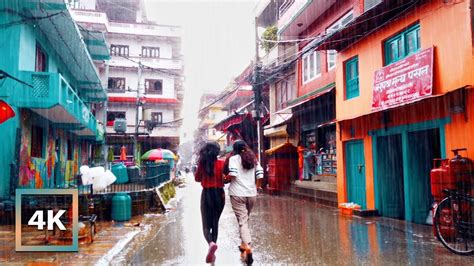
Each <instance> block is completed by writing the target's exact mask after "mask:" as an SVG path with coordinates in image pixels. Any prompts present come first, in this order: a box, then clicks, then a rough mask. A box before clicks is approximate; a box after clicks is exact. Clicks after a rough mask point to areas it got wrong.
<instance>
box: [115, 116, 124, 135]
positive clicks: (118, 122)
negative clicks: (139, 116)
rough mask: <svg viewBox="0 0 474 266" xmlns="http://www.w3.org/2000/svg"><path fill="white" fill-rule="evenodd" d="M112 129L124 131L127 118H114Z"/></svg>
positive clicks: (118, 131)
mask: <svg viewBox="0 0 474 266" xmlns="http://www.w3.org/2000/svg"><path fill="white" fill-rule="evenodd" d="M114 130H115V132H117V133H125V132H126V131H127V120H126V119H125V118H116V119H115V121H114Z"/></svg>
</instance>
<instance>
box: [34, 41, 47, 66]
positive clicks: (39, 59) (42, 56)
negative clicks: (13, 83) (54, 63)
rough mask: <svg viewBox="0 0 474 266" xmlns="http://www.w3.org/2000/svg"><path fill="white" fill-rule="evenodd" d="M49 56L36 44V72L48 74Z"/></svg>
mask: <svg viewBox="0 0 474 266" xmlns="http://www.w3.org/2000/svg"><path fill="white" fill-rule="evenodd" d="M47 59H48V58H47V56H46V53H45V52H44V51H43V49H41V46H40V45H39V44H36V61H35V71H36V72H47V70H46V68H47Z"/></svg>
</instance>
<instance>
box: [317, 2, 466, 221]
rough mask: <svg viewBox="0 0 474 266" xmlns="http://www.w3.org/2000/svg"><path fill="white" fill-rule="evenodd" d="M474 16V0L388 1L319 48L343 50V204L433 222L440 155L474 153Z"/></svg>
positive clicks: (339, 93)
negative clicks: (434, 174) (433, 174)
mask: <svg viewBox="0 0 474 266" xmlns="http://www.w3.org/2000/svg"><path fill="white" fill-rule="evenodd" d="M361 3H362V2H361ZM362 10H365V9H363V8H362ZM473 21H474V9H473V1H443V0H432V1H409V0H399V1H381V2H380V3H379V4H377V5H376V6H374V7H372V8H371V9H369V10H367V11H365V12H364V13H362V14H361V15H360V16H358V17H356V18H355V19H354V20H353V21H352V22H351V23H349V24H348V25H346V26H345V27H344V28H343V29H341V30H339V31H337V32H335V33H334V34H331V35H329V36H327V37H326V38H325V39H324V40H323V41H322V43H320V44H319V45H318V48H317V49H319V50H331V49H335V50H337V51H338V57H337V67H336V84H337V86H336V119H337V121H338V122H337V138H336V139H337V151H338V153H337V161H338V162H340V163H339V165H338V168H337V188H338V202H339V203H341V202H356V203H358V204H360V205H362V207H363V208H365V209H377V210H378V212H379V214H381V215H382V216H386V217H393V218H397V219H405V220H408V221H413V222H416V223H425V221H426V218H427V216H428V212H429V209H430V205H431V202H432V196H431V192H430V179H429V172H430V170H431V169H432V168H433V163H432V160H433V158H452V154H451V152H450V151H451V150H452V149H456V148H467V155H468V156H472V157H471V158H473V157H474V137H473V136H474V123H473V121H472V119H473V117H474V116H473V115H474V105H472V104H470V103H472V102H474V94H473V89H474V50H473V44H474V38H473V31H474V28H473Z"/></svg>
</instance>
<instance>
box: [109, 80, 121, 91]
mask: <svg viewBox="0 0 474 266" xmlns="http://www.w3.org/2000/svg"><path fill="white" fill-rule="evenodd" d="M107 89H108V90H109V91H110V92H125V78H109V81H108V84H107Z"/></svg>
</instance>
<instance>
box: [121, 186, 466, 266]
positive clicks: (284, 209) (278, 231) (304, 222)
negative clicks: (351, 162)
mask: <svg viewBox="0 0 474 266" xmlns="http://www.w3.org/2000/svg"><path fill="white" fill-rule="evenodd" d="M200 192H201V187H200V185H199V184H197V183H195V182H194V181H193V180H192V179H191V178H189V180H188V185H187V186H186V187H185V188H181V189H179V190H178V196H177V199H176V200H175V201H174V202H173V207H172V210H171V211H170V212H168V213H167V214H166V215H165V216H162V217H160V219H157V223H158V226H156V228H155V229H154V230H150V231H149V232H147V235H146V236H142V237H141V238H140V237H139V238H137V239H136V240H135V241H134V242H133V243H132V244H131V245H130V246H129V247H128V248H126V249H125V250H124V251H123V252H122V253H121V254H120V255H119V256H117V257H116V258H115V260H114V261H113V262H115V263H132V264H135V265H142V264H205V263H204V261H205V256H206V252H207V243H206V242H205V240H204V237H203V235H202V229H201V216H200V209H199V199H200ZM226 192H227V191H226ZM250 226H251V232H252V237H253V246H254V259H255V264H256V265H258V264H262V263H272V264H273V263H282V264H287V263H296V264H331V265H335V264H337V265H360V264H364V265H366V264H369V265H372V264H376V265H379V264H387V265H405V264H415V265H420V264H421V265H425V264H436V265H473V263H474V258H473V257H462V256H458V255H454V254H451V253H450V252H449V251H448V250H446V249H445V248H444V247H443V246H442V245H441V243H440V242H438V241H437V240H436V239H435V238H434V237H433V234H432V229H431V227H430V226H424V225H417V224H411V223H405V222H403V221H398V220H393V219H385V218H370V219H369V218H358V217H355V216H343V215H341V214H339V211H338V210H337V209H334V208H328V207H324V206H320V205H317V204H315V203H311V202H307V201H302V200H298V199H292V198H288V197H279V196H269V195H259V197H258V200H257V205H256V207H255V209H254V211H253V213H252V215H251V219H250ZM239 243H240V240H239V236H238V228H237V221H236V219H235V216H234V213H233V211H232V208H231V205H230V202H229V199H228V196H227V202H226V206H225V208H224V212H223V214H222V217H221V220H220V228H219V239H218V242H217V244H218V245H219V248H218V250H217V252H216V256H217V259H216V263H215V264H216V265H219V264H233V265H235V264H242V262H241V260H240V252H239V251H238V249H237V245H239Z"/></svg>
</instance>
